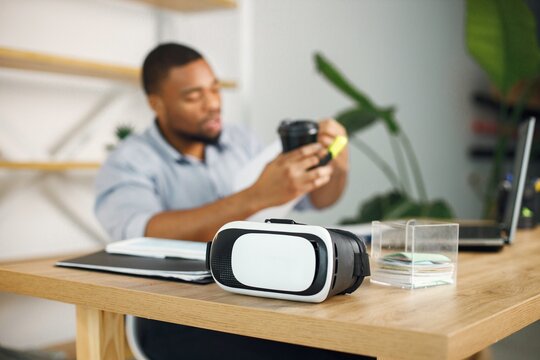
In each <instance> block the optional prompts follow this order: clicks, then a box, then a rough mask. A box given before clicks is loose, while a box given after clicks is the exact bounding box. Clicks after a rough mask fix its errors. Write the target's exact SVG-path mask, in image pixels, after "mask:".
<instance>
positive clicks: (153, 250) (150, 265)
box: [56, 238, 212, 283]
mask: <svg viewBox="0 0 540 360" xmlns="http://www.w3.org/2000/svg"><path fill="white" fill-rule="evenodd" d="M206 246H207V244H206V243H201V242H194V241H182V240H168V239H156V238H137V239H129V240H124V241H118V242H115V243H112V244H109V245H108V246H107V249H106V250H102V251H98V252H95V253H92V254H89V255H84V256H81V257H76V258H73V259H67V260H62V261H59V262H57V263H56V265H57V266H63V267H72V268H79V269H87V270H99V271H108V272H116V273H122V274H129V275H141V276H152V277H162V278H169V279H176V280H182V281H189V282H196V283H209V282H212V275H211V273H210V270H208V267H207V264H206Z"/></svg>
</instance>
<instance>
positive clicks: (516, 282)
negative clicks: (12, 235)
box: [0, 228, 540, 359]
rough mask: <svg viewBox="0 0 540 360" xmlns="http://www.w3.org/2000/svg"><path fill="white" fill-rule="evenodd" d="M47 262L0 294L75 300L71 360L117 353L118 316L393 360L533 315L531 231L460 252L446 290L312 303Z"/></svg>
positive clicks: (447, 348)
mask: <svg viewBox="0 0 540 360" xmlns="http://www.w3.org/2000/svg"><path fill="white" fill-rule="evenodd" d="M63 258H65V257H63ZM56 260H58V259H45V260H35V261H24V262H12V263H7V264H2V265H0V290H3V291H9V292H14V293H18V294H24V295H30V296H36V297H41V298H46V299H52V300H58V301H62V302H67V303H71V304H75V305H76V306H77V357H78V358H79V359H98V358H107V359H114V358H123V357H124V351H125V349H124V340H123V337H124V330H123V329H124V328H123V323H124V321H123V314H132V315H136V316H141V317H147V318H152V319H157V320H162V321H168V322H173V323H178V324H185V325H191V326H196V327H201V328H206V329H212V330H219V331H224V332H230V333H235V334H241V335H249V336H255V337H260V338H265V339H271V340H277V341H283V342H289V343H295V344H302V345H308V346H314V347H319V348H324V349H331V350H339V351H345V352H350V353H356V354H366V355H372V356H377V357H379V358H395V359H459V358H464V357H467V356H469V355H471V354H474V353H475V352H477V351H480V350H481V349H483V348H485V347H487V346H489V345H491V344H493V343H495V342H497V341H498V340H500V339H503V338H504V337H506V336H509V335H510V334H512V333H514V332H516V331H518V330H520V329H522V328H524V327H525V326H527V325H529V324H531V323H533V322H535V321H537V320H538V319H540V228H539V229H537V230H535V231H528V232H520V233H519V234H518V238H517V241H516V243H515V244H514V245H512V246H508V247H506V248H505V249H504V250H503V251H501V252H499V253H460V254H459V262H458V280H457V285H456V286H439V287H435V288H428V289H418V290H412V291H410V290H402V289H397V288H388V287H384V286H379V285H375V284H370V283H369V281H366V282H365V283H364V284H363V285H362V286H361V287H360V288H359V289H358V290H357V291H356V292H355V293H354V294H352V295H347V296H336V297H334V298H331V299H329V300H327V301H326V302H324V303H322V304H307V303H296V302H288V301H281V300H272V299H262V298H255V297H248V296H241V295H234V294H229V293H226V292H225V291H223V290H221V289H220V288H218V287H217V285H215V284H212V285H192V284H185V283H177V282H171V281H162V280H154V279H147V278H140V277H130V276H123V275H115V274H107V273H99V272H91V271H83V270H75V269H66V268H57V267H54V266H53V264H54V263H55V261H56Z"/></svg>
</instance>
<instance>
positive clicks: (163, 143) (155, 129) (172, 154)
mask: <svg viewBox="0 0 540 360" xmlns="http://www.w3.org/2000/svg"><path fill="white" fill-rule="evenodd" d="M148 135H149V136H150V138H151V140H152V142H153V143H154V144H155V145H156V147H157V148H158V149H159V151H160V152H162V153H163V154H165V155H166V156H167V157H169V158H171V160H172V161H175V162H177V163H179V164H185V163H192V162H194V161H198V159H195V158H193V157H192V156H189V155H184V154H182V153H181V152H179V151H178V150H176V149H175V148H174V147H172V145H171V144H169V142H168V141H167V140H166V139H165V137H164V136H163V134H162V133H161V130H160V129H159V126H158V123H157V120H154V121H153V122H152V125H151V126H150V128H149V129H148ZM231 144H232V139H231V135H230V134H229V131H228V130H227V126H224V127H223V130H222V132H221V136H220V137H219V141H218V143H217V144H212V145H206V148H205V151H208V147H210V146H211V147H214V148H215V149H216V150H218V151H219V152H220V153H221V152H223V151H224V150H226V149H227V148H229V147H230V145H231Z"/></svg>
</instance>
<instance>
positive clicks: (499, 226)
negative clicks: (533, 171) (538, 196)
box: [458, 118, 536, 250]
mask: <svg viewBox="0 0 540 360" xmlns="http://www.w3.org/2000/svg"><path fill="white" fill-rule="evenodd" d="M535 121H536V120H535V118H530V119H529V120H527V121H526V122H524V123H522V124H521V125H520V126H519V129H518V141H517V145H516V155H515V159H514V170H513V179H514V183H513V184H512V189H511V190H510V194H509V196H508V198H507V203H506V208H505V214H504V218H503V220H502V222H501V223H496V222H486V221H484V222H478V221H458V223H459V249H460V250H499V249H501V248H502V247H503V246H504V245H505V244H511V243H512V242H513V240H514V236H515V233H516V229H517V224H518V221H519V213H520V211H521V202H522V198H523V190H524V188H525V181H526V178H527V169H528V166H529V158H530V154H531V147H532V140H533V134H534V126H535Z"/></svg>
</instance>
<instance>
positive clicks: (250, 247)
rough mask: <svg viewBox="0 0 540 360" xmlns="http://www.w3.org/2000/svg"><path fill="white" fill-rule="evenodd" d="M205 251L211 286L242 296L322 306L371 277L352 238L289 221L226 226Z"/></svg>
mask: <svg viewBox="0 0 540 360" xmlns="http://www.w3.org/2000/svg"><path fill="white" fill-rule="evenodd" d="M207 251H208V254H207V262H208V264H207V265H208V267H209V269H210V271H211V272H212V276H213V278H214V280H215V281H216V283H217V284H218V285H219V286H220V287H221V288H223V289H224V290H227V291H230V292H233V293H238V294H244V295H253V296H263V297H269V298H276V299H286V300H297V301H306V302H322V301H324V300H325V299H327V298H328V297H330V296H332V295H336V294H349V293H352V292H353V291H355V290H356V289H357V288H358V287H359V286H360V284H361V283H362V281H363V280H364V277H365V276H369V274H370V271H369V259H368V255H367V252H366V245H365V244H364V242H363V241H362V240H361V239H359V238H358V237H357V236H356V235H354V234H353V233H350V232H348V231H343V230H338V229H326V228H323V227H321V226H312V225H303V224H298V223H295V222H294V221H293V220H283V219H270V220H266V222H265V223H260V222H249V221H233V222H230V223H227V224H225V225H224V226H223V227H221V229H220V230H219V231H218V232H217V233H216V235H215V237H214V239H213V241H212V242H211V243H209V246H208V248H207Z"/></svg>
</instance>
